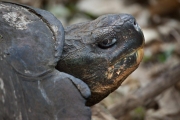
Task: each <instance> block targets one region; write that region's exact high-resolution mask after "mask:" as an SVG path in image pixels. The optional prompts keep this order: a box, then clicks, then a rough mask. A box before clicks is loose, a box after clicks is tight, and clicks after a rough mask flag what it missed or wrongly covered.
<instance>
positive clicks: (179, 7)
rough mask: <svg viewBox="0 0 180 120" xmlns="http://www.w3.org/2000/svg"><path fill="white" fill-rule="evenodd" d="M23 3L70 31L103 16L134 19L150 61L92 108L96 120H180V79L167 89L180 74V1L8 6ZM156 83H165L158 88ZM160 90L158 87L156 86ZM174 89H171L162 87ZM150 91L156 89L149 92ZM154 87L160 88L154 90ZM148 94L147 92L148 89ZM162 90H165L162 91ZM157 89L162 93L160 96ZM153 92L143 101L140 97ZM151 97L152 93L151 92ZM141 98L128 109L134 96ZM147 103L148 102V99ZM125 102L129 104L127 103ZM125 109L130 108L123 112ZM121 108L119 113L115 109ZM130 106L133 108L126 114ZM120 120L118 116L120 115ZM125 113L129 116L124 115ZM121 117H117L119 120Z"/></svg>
mask: <svg viewBox="0 0 180 120" xmlns="http://www.w3.org/2000/svg"><path fill="white" fill-rule="evenodd" d="M4 1H11V2H15V3H22V4H26V5H30V6H34V7H38V8H41V9H45V10H48V11H50V12H51V13H53V14H54V15H55V16H56V17H57V18H58V19H59V20H60V21H61V22H62V24H63V26H64V27H66V26H68V25H70V24H74V23H79V22H85V21H90V20H93V19H96V18H97V17H98V16H100V15H103V14H114V13H129V14H132V15H133V16H134V17H135V18H136V20H137V22H138V24H139V25H140V26H141V28H142V30H143V32H144V36H145V50H144V53H145V54H144V58H143V61H142V63H141V64H140V66H139V68H138V69H137V70H136V71H135V72H133V73H132V74H131V75H130V76H129V77H128V78H127V79H126V81H125V82H123V84H122V86H121V87H119V89H117V90H116V91H115V92H113V93H112V94H111V95H109V96H108V97H107V98H106V99H104V100H103V101H102V102H101V103H99V104H97V105H95V106H94V107H92V112H93V117H92V119H93V120H180V82H178V80H179V81H180V77H176V79H177V80H176V82H173V83H171V82H170V83H166V82H165V81H166V77H163V76H162V75H163V74H167V73H168V77H167V78H168V79H169V78H172V81H173V80H174V77H173V76H175V75H176V74H177V73H179V74H180V69H179V72H178V71H177V70H176V74H175V70H174V69H173V67H174V66H178V65H179V64H180V0H4ZM156 80H161V81H160V82H158V83H156ZM153 84H155V85H153ZM163 84H165V85H166V84H168V85H167V87H162V88H161V85H163ZM146 86H152V87H150V89H149V87H146ZM153 86H159V88H158V87H156V88H154V87H153ZM146 88H147V89H146ZM160 88H161V90H159V89H160ZM156 89H157V91H158V90H159V91H158V92H156ZM146 90H147V91H152V92H151V93H153V96H148V94H147V95H144V97H143V98H145V97H146V100H145V101H141V97H137V96H138V94H139V93H137V91H140V92H143V91H146ZM153 90H154V91H153ZM147 93H148V92H147ZM133 95H134V96H135V97H137V98H136V99H135V100H137V101H139V102H137V103H138V104H136V105H135V106H134V107H132V108H128V106H129V104H130V102H127V100H128V99H126V98H127V97H128V96H133ZM143 98H142V99H143ZM124 99H125V100H126V103H124ZM120 105H124V106H123V107H121V106H120ZM115 106H116V107H115ZM126 106H127V108H126ZM112 109H113V110H116V112H117V113H118V112H119V115H114V111H113V110H112ZM122 111H124V112H122ZM117 113H116V114H117Z"/></svg>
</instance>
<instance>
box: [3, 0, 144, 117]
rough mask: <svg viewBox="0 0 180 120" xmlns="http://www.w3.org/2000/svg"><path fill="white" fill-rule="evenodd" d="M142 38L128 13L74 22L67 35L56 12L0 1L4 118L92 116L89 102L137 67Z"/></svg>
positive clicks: (111, 88) (114, 85)
mask: <svg viewBox="0 0 180 120" xmlns="http://www.w3.org/2000/svg"><path fill="white" fill-rule="evenodd" d="M64 39H65V44H64ZM143 44H144V37H143V34H142V32H141V30H140V28H139V27H138V25H137V24H136V23H135V20H134V18H133V17H132V16H130V15H127V14H121V15H106V16H102V17H99V18H98V19H96V20H94V21H92V22H86V23H81V24H76V25H72V26H69V27H67V28H66V29H65V38H64V29H63V27H62V25H61V23H60V22H59V21H58V20H57V19H56V18H55V17H54V16H53V15H52V14H51V13H49V12H47V11H43V10H39V9H35V8H31V7H28V6H23V5H18V4H11V3H1V2H0V60H1V62H0V68H1V71H0V120H1V119H2V120H6V119H7V120H15V119H18V120H21V119H22V120H46V119H47V120H48V119H50V120H57V119H58V120H90V119H91V112H90V108H89V107H87V106H85V103H87V105H89V106H91V105H93V104H95V103H98V102H99V101H100V100H102V99H103V98H104V97H106V96H107V95H108V94H109V93H111V92H112V91H114V90H115V89H116V88H117V87H119V85H120V84H121V82H122V81H123V80H124V79H125V78H126V77H127V76H128V75H129V74H130V73H131V72H132V71H134V70H135V69H136V68H137V67H138V65H139V63H140V61H141V59H142V48H143ZM63 46H64V48H63ZM62 49H64V51H63V53H62ZM61 53H62V54H61ZM57 63H58V65H57ZM55 67H56V68H55ZM60 71H63V72H60ZM64 72H65V73H64ZM66 73H67V74H66ZM72 75H73V76H75V77H76V78H75V77H73V76H72ZM77 78H80V79H81V80H79V79H77ZM82 81H84V82H85V83H87V85H88V86H89V87H90V90H89V87H88V86H87V85H86V84H85V83H84V82H82ZM90 91H91V93H92V94H91V96H90ZM89 96H90V97H89ZM86 100H87V102H86Z"/></svg>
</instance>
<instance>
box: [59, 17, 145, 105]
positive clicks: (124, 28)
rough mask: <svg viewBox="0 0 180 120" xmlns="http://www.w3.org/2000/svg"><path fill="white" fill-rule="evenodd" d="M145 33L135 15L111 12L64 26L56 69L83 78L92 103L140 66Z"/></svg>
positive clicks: (108, 92)
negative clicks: (63, 38) (83, 21)
mask: <svg viewBox="0 0 180 120" xmlns="http://www.w3.org/2000/svg"><path fill="white" fill-rule="evenodd" d="M143 45H144V36H143V33H142V31H141V29H140V27H139V26H138V24H137V23H136V21H135V19H134V17H133V16H131V15H128V14H119V15H118V14H112V15H105V16H101V17H99V18H97V19H96V20H94V21H90V22H85V23H80V24H75V25H71V26H69V27H67V28H65V45H64V49H63V53H62V56H61V59H60V61H59V62H58V66H57V69H58V70H60V71H64V72H66V73H69V74H71V75H73V76H76V77H77V78H80V79H81V80H83V81H84V82H85V83H86V84H87V85H88V86H89V87H90V89H91V96H90V98H88V101H87V105H88V106H91V105H94V104H96V103H98V102H99V101H101V100H102V99H104V98H105V97H106V96H108V95H109V94H110V93H111V92H113V91H114V90H115V89H117V88H118V87H119V86H120V85H121V83H122V82H123V81H124V79H125V78H126V77H127V76H128V75H129V74H130V73H132V72H133V71H134V70H135V69H136V68H137V67H138V65H139V63H140V61H141V59H142V57H143Z"/></svg>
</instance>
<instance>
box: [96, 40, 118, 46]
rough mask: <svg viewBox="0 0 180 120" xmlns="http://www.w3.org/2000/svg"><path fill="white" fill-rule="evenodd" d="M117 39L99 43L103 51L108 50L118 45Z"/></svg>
mask: <svg viewBox="0 0 180 120" xmlns="http://www.w3.org/2000/svg"><path fill="white" fill-rule="evenodd" d="M116 41H117V40H116V39H115V38H113V39H105V40H103V41H101V42H99V43H98V46H99V47H100V48H102V49H106V48H110V47H112V46H113V45H114V44H115V43H116Z"/></svg>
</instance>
